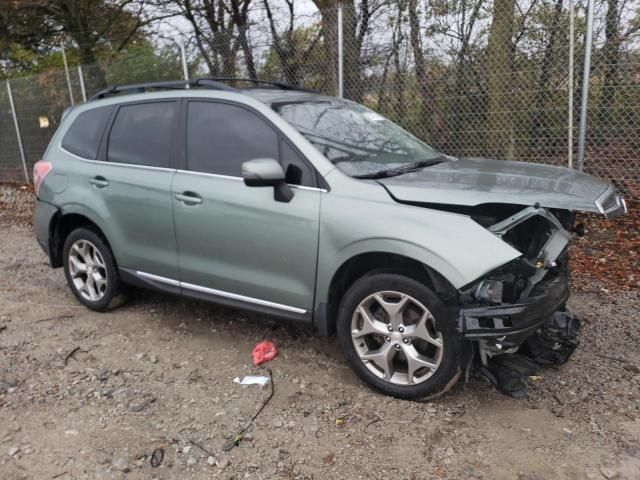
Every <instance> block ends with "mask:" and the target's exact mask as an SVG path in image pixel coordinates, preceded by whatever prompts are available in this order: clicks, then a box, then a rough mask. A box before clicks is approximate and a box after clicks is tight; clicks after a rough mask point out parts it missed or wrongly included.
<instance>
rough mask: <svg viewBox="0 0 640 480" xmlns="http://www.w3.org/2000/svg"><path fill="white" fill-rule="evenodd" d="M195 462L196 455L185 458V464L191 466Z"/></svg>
mask: <svg viewBox="0 0 640 480" xmlns="http://www.w3.org/2000/svg"><path fill="white" fill-rule="evenodd" d="M196 463H198V460H196V457H189V458H187V465H189V466H191V465H195V464H196Z"/></svg>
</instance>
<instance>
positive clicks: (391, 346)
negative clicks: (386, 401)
mask: <svg viewBox="0 0 640 480" xmlns="http://www.w3.org/2000/svg"><path fill="white" fill-rule="evenodd" d="M446 320H447V319H446V317H445V309H444V306H443V304H442V302H441V301H440V300H439V299H438V297H437V296H436V295H435V294H434V293H433V292H432V291H431V290H430V289H429V288H427V287H426V286H424V285H423V284H421V283H420V282H418V281H416V280H414V279H412V278H409V277H406V276H404V275H400V274H395V273H377V274H372V275H367V276H364V277H362V278H360V279H359V280H358V281H356V282H355V283H354V284H353V286H352V287H351V288H350V289H349V290H348V291H347V293H346V294H345V295H344V297H343V299H342V302H341V304H340V308H339V311H338V325H337V327H338V338H339V341H340V345H341V347H342V350H343V352H344V354H345V357H346V359H347V362H348V363H349V365H350V366H351V368H353V370H354V371H355V372H356V374H357V375H358V376H359V377H360V378H361V379H362V380H364V381H365V382H366V383H367V384H369V385H370V386H372V387H373V388H375V389H377V390H380V391H381V392H383V393H386V394H388V395H393V396H395V397H399V398H406V399H413V398H420V397H424V396H427V395H434V394H438V393H441V392H443V391H446V390H447V389H448V388H450V387H451V386H452V385H453V384H454V383H455V380H456V379H457V376H458V375H459V371H460V370H459V368H458V358H457V357H458V352H459V348H460V343H459V342H460V340H459V339H458V336H457V334H456V333H455V332H454V331H452V329H442V328H440V327H441V326H442V324H443V322H446Z"/></svg>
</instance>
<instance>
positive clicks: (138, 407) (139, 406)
mask: <svg viewBox="0 0 640 480" xmlns="http://www.w3.org/2000/svg"><path fill="white" fill-rule="evenodd" d="M155 401H156V397H148V398H145V399H144V400H142V401H140V402H136V403H133V404H132V405H131V407H129V409H130V410H131V411H132V412H141V411H142V410H144V409H145V408H147V407H148V406H149V405H151V404H152V403H154V402H155Z"/></svg>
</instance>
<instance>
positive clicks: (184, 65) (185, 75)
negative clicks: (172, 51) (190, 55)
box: [180, 41, 189, 88]
mask: <svg viewBox="0 0 640 480" xmlns="http://www.w3.org/2000/svg"><path fill="white" fill-rule="evenodd" d="M180 57H181V58H182V77H183V78H184V80H189V69H188V68H187V53H186V51H185V48H184V41H182V42H180ZM188 87H189V85H187V88H188Z"/></svg>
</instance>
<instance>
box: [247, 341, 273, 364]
mask: <svg viewBox="0 0 640 480" xmlns="http://www.w3.org/2000/svg"><path fill="white" fill-rule="evenodd" d="M252 355H253V364H254V365H256V366H258V365H260V364H261V363H264V362H268V361H270V360H273V359H274V358H276V355H278V349H277V348H276V346H275V344H274V343H273V342H269V341H267V340H265V341H263V342H260V343H258V344H257V345H256V346H255V347H253V353H252Z"/></svg>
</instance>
